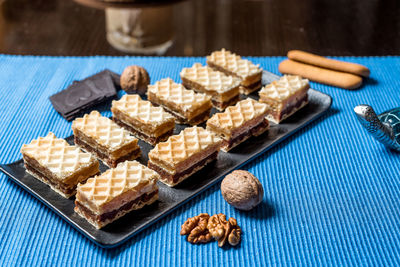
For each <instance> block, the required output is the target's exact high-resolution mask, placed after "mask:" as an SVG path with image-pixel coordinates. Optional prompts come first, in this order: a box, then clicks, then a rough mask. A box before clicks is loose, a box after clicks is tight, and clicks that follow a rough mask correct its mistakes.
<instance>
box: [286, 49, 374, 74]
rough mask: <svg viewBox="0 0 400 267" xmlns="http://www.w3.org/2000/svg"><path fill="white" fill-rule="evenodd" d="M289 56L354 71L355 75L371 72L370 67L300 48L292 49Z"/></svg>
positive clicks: (320, 65)
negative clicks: (315, 53)
mask: <svg viewBox="0 0 400 267" xmlns="http://www.w3.org/2000/svg"><path fill="white" fill-rule="evenodd" d="M287 56H288V58H289V59H291V60H295V61H299V62H303V63H305V64H310V65H314V66H317V67H321V68H325V69H330V70H336V71H340V72H347V73H352V74H354V75H359V76H364V77H368V76H369V74H370V71H369V69H368V68H367V67H365V66H363V65H360V64H356V63H351V62H346V61H341V60H335V59H330V58H326V57H321V56H318V55H314V54H311V53H307V52H304V51H300V50H291V51H289V52H288V53H287Z"/></svg>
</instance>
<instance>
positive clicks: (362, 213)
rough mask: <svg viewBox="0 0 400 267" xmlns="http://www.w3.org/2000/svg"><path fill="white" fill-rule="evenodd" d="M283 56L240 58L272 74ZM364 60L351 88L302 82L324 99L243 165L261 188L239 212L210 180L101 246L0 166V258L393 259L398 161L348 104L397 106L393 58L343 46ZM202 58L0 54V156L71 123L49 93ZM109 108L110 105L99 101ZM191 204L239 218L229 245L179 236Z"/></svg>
mask: <svg viewBox="0 0 400 267" xmlns="http://www.w3.org/2000/svg"><path fill="white" fill-rule="evenodd" d="M282 59H283V58H281V57H278V58H276V57H275V58H251V60H253V61H254V62H256V63H259V64H261V66H262V67H263V68H264V69H266V70H269V71H271V72H274V73H277V74H278V63H279V62H280V61H281V60H282ZM343 59H344V60H348V61H353V62H358V63H361V64H364V65H366V66H367V67H369V68H370V69H371V79H369V80H367V82H366V83H365V85H364V86H363V87H362V89H360V90H356V91H346V90H342V89H338V88H333V87H329V86H324V85H321V84H316V83H311V86H312V87H313V88H315V89H317V90H320V91H322V92H325V93H327V94H329V95H331V96H332V97H333V106H332V108H331V110H330V111H329V112H328V113H327V114H326V115H325V116H323V117H322V118H320V119H318V120H317V121H315V122H314V123H312V124H311V125H309V126H307V127H306V128H304V129H302V130H300V131H299V132H298V133H296V134H295V135H293V136H292V137H290V138H288V139H287V140H285V141H283V142H282V143H281V144H279V145H277V146H276V147H274V148H273V149H271V150H269V151H268V152H266V153H265V154H264V155H262V156H260V157H258V158H257V159H256V160H253V161H252V162H251V163H249V164H247V165H246V166H245V167H244V168H245V169H247V170H249V171H251V172H252V173H254V174H255V175H256V176H257V177H259V178H260V180H261V182H262V184H263V186H264V190H265V197H264V200H263V203H262V204H261V205H260V206H258V207H257V208H256V209H254V210H253V211H250V212H240V211H238V210H235V209H234V208H232V207H231V206H229V205H228V204H227V203H226V202H225V201H224V200H223V198H222V196H221V193H220V190H219V186H218V185H217V186H214V187H212V188H210V189H209V190H207V191H206V192H204V193H202V194H201V195H199V196H198V197H196V198H195V199H193V200H191V201H190V202H188V203H187V204H185V205H183V206H182V207H180V208H179V209H177V210H176V211H174V212H173V213H171V214H170V215H168V216H167V217H165V218H163V219H162V220H160V221H158V222H157V223H155V224H154V225H153V226H151V227H150V228H148V229H147V230H145V231H143V232H141V233H140V234H139V235H137V236H135V237H134V238H132V239H131V240H130V241H128V242H127V243H125V244H124V245H122V246H120V247H117V248H115V249H110V250H105V249H102V248H100V247H98V246H96V245H94V244H93V243H91V242H90V241H89V240H88V239H86V238H85V237H84V236H82V235H81V234H80V233H78V232H77V231H75V230H74V229H73V228H72V227H71V226H69V225H68V224H67V223H65V222H64V221H63V220H62V219H61V218H60V217H58V216H57V215H56V214H55V213H53V212H52V211H50V210H49V209H48V208H47V207H45V206H44V205H43V204H41V203H40V202H39V201H38V200H36V199H35V198H34V197H32V196H31V195H30V194H28V193H26V192H25V191H24V190H23V189H21V188H20V187H19V186H18V185H16V184H14V183H13V182H12V181H11V180H10V179H8V178H7V177H6V176H5V175H4V174H0V190H1V193H0V214H1V215H0V265H1V266H8V265H18V266H29V265H30V266H38V265H47V266H48V265H53V264H54V265H61V266H63V265H65V266H94V265H96V266H110V265H113V266H120V265H121V266H122V265H127V266H134V265H137V266H153V265H163V266H219V265H226V266H246V265H248V264H252V265H253V264H254V265H259V266H266V265H306V266H311V265H319V266H320V265H340V266H344V265H369V266H383V265H393V266H396V265H397V266H398V265H399V264H400V223H399V221H400V220H399V212H400V205H399V204H400V203H399V200H400V197H399V194H400V183H399V180H400V177H399V173H400V164H399V163H400V160H399V154H398V153H395V152H392V151H389V150H387V149H385V147H383V146H382V145H381V144H380V143H378V142H376V141H375V140H374V139H372V137H370V136H369V135H367V133H366V131H364V129H362V128H361V126H360V125H359V124H358V122H357V121H356V117H355V115H354V114H353V107H354V106H356V105H357V104H361V103H366V104H371V105H373V107H374V108H375V109H376V111H377V112H378V113H380V112H383V111H385V110H387V109H390V108H393V107H397V106H400V94H399V89H400V78H399V77H400V57H382V58H381V57H379V58H377V57H367V58H353V57H346V58H343ZM198 61H200V62H202V63H204V61H205V60H204V58H151V57H150V58H136V57H118V58H113V57H89V58H62V57H58V58H57V57H24V56H6V55H1V56H0V92H1V97H0V117H1V119H0V130H1V131H0V150H1V155H0V162H2V163H10V162H12V161H15V160H18V159H20V158H21V155H20V153H19V149H20V147H21V145H22V144H24V143H27V142H29V141H30V140H31V139H33V138H36V137H38V136H43V135H45V134H47V132H48V131H53V132H54V133H55V134H56V135H57V136H59V137H66V136H69V135H71V134H72V131H71V123H70V122H67V121H65V120H64V119H63V118H62V117H61V116H60V115H58V114H57V113H56V111H55V110H54V109H53V107H52V106H51V103H50V101H49V99H48V97H49V96H50V95H52V94H54V93H55V92H58V91H60V90H62V89H64V88H66V87H67V86H68V85H69V84H70V83H71V82H72V81H73V80H79V79H83V78H85V77H87V76H89V75H91V74H94V73H96V72H98V71H100V70H102V69H104V68H109V69H111V70H113V71H115V72H118V73H121V72H122V70H123V69H124V68H125V67H126V66H127V65H131V64H138V65H142V66H144V67H145V68H146V69H147V70H148V71H149V73H150V76H151V79H152V81H153V82H154V81H156V80H158V79H161V78H164V77H171V78H172V79H174V80H176V81H179V71H180V69H181V68H182V67H184V66H190V65H192V63H194V62H198ZM102 113H103V114H104V115H110V112H109V111H103V112H102ZM201 212H207V213H209V214H215V213H220V212H222V213H225V214H226V215H227V216H228V217H234V218H236V219H237V220H238V222H239V224H240V226H241V227H242V229H243V240H242V242H241V244H240V245H239V246H238V247H235V248H230V249H221V248H218V246H217V243H215V242H213V243H209V244H205V245H191V244H189V243H188V242H186V240H185V238H184V237H181V236H180V235H179V231H180V226H181V224H182V223H183V222H184V221H185V219H186V218H188V217H191V216H194V215H197V214H199V213H201Z"/></svg>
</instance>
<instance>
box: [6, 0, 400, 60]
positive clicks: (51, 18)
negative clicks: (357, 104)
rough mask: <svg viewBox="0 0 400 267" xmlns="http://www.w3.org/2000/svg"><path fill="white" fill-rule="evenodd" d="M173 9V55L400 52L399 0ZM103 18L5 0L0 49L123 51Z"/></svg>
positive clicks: (67, 4) (95, 12) (67, 6)
mask: <svg viewBox="0 0 400 267" xmlns="http://www.w3.org/2000/svg"><path fill="white" fill-rule="evenodd" d="M130 8H132V7H130ZM144 8H149V7H144ZM136 9H137V7H136ZM170 9H171V10H172V15H171V18H170V20H171V25H172V26H171V31H172V33H173V36H174V38H173V44H172V46H171V47H170V48H169V49H168V50H167V52H166V53H165V55H168V56H204V55H206V54H208V53H210V52H211V51H213V50H217V49H220V48H222V47H225V48H227V49H230V50H232V51H235V52H237V53H238V54H240V55H243V56H247V55H253V56H278V55H285V54H286V52H287V51H288V50H290V49H301V50H306V51H310V52H314V53H317V54H321V55H333V56H334V55H343V56H348V55H354V56H364V55H399V54H400V1H399V0H265V1H261V0H247V1H245V0H242V1H239V0H187V1H180V2H178V3H172V4H170ZM105 24H106V19H105V11H104V9H102V8H93V7H89V6H87V5H83V4H82V3H77V2H75V1H73V0H35V1H32V0H5V1H2V2H1V4H0V53H5V54H33V55H52V56H56V55H60V56H90V55H116V56H117V55H126V54H127V53H124V52H120V51H118V50H117V49H115V48H113V47H112V46H111V45H110V44H109V43H108V41H107V39H106V30H105V29H106V28H105Z"/></svg>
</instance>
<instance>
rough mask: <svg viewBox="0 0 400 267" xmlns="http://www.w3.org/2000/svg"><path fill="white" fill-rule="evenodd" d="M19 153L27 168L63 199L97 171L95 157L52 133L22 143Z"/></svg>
mask: <svg viewBox="0 0 400 267" xmlns="http://www.w3.org/2000/svg"><path fill="white" fill-rule="evenodd" d="M21 153H22V156H23V159H24V164H25V168H26V171H27V172H28V173H30V174H31V175H32V176H33V177H35V178H37V179H39V180H40V181H42V182H44V183H46V184H48V185H49V186H50V187H51V189H53V190H54V191H56V192H57V193H59V194H60V195H62V196H63V197H65V198H69V197H71V196H73V195H74V194H75V192H76V186H77V184H78V183H79V182H84V181H86V179H88V178H89V177H91V176H93V175H95V174H98V173H99V172H100V171H99V162H98V161H97V160H96V158H95V157H93V156H92V155H91V154H89V153H85V152H82V151H81V150H80V148H79V147H77V146H71V145H69V144H68V143H67V142H66V141H65V140H64V139H60V138H57V137H56V136H55V135H54V134H53V133H51V132H50V133H49V134H48V135H47V136H45V137H39V138H38V139H35V140H32V142H30V143H29V144H26V145H23V146H22V148H21Z"/></svg>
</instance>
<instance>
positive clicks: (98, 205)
mask: <svg viewBox="0 0 400 267" xmlns="http://www.w3.org/2000/svg"><path fill="white" fill-rule="evenodd" d="M158 178H159V175H158V174H157V173H156V172H155V171H153V170H150V169H149V168H147V167H146V166H143V165H142V164H140V163H139V162H137V161H124V162H121V163H119V164H118V165H117V167H116V168H113V169H108V170H107V171H106V172H104V173H102V174H101V175H99V176H95V177H92V178H90V179H88V180H87V182H86V183H85V184H79V185H78V189H77V193H76V200H75V209H74V210H75V212H76V213H78V214H79V215H81V216H82V217H83V218H85V219H86V220H87V221H88V222H89V223H91V224H92V225H93V226H94V227H96V228H97V229H100V228H102V227H104V226H106V225H107V224H109V223H111V222H113V221H115V220H117V219H118V218H121V217H122V216H124V215H125V214H127V213H129V212H131V211H133V210H138V209H141V208H142V207H144V206H145V205H150V204H152V203H153V202H155V201H156V200H157V199H158V186H157V180H158Z"/></svg>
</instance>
